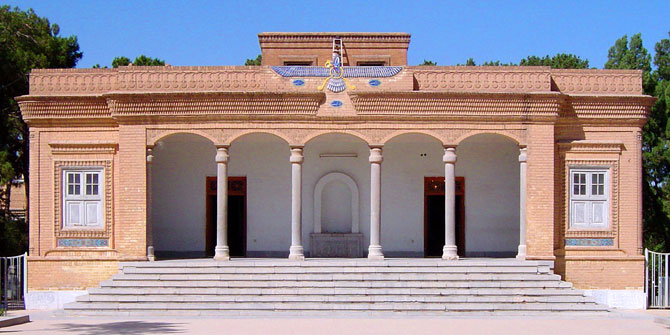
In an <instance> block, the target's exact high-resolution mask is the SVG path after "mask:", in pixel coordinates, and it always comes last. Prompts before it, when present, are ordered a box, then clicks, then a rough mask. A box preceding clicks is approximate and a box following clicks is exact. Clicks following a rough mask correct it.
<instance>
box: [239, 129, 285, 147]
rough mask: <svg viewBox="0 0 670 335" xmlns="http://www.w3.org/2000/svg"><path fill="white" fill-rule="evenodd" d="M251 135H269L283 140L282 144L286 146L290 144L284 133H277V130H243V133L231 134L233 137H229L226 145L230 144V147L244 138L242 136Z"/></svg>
mask: <svg viewBox="0 0 670 335" xmlns="http://www.w3.org/2000/svg"><path fill="white" fill-rule="evenodd" d="M251 134H269V135H274V136H275V137H278V138H279V139H281V140H283V141H284V142H286V144H290V143H291V140H290V139H289V138H288V136H286V134H284V133H282V132H280V131H277V130H272V129H247V130H243V131H240V132H237V133H235V134H233V136H231V137H230V138H229V139H228V144H231V145H232V144H233V142H235V141H237V140H239V139H240V138H242V137H244V136H247V135H251Z"/></svg>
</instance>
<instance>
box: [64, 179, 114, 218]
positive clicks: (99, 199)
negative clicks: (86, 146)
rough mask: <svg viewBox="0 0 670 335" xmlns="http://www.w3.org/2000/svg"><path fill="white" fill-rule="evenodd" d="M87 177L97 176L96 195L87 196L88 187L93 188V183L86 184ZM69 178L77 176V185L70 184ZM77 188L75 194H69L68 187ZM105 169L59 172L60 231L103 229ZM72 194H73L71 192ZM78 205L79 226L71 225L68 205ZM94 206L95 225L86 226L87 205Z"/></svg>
mask: <svg viewBox="0 0 670 335" xmlns="http://www.w3.org/2000/svg"><path fill="white" fill-rule="evenodd" d="M89 175H97V183H95V185H96V186H97V194H87V193H88V192H87V191H88V189H87V188H88V186H93V183H90V184H89V183H88V182H87V177H88V176H89ZM70 176H79V181H78V183H70ZM73 184H74V185H76V187H77V188H78V193H77V194H70V191H71V190H74V189H71V188H70V186H74V185H73ZM105 192H106V190H105V167H103V166H90V167H88V166H87V167H63V169H62V172H61V199H62V200H61V211H62V212H61V229H62V230H102V229H105V227H106V223H105V219H106V215H105V214H106V213H105V196H106V193H105ZM73 193H74V192H73ZM77 202H79V203H80V206H82V208H81V209H80V213H79V215H80V218H81V219H80V221H81V222H82V223H81V224H71V223H69V221H70V215H71V214H72V213H71V211H69V210H68V205H69V204H71V203H77ZM89 204H96V205H97V211H96V214H97V215H96V216H97V218H96V221H97V223H96V224H87V214H88V213H87V205H89Z"/></svg>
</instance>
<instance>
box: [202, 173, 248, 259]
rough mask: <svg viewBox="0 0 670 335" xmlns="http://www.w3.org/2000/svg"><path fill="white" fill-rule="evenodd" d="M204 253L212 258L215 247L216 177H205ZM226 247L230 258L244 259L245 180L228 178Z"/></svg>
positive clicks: (245, 241)
mask: <svg viewBox="0 0 670 335" xmlns="http://www.w3.org/2000/svg"><path fill="white" fill-rule="evenodd" d="M205 238H206V239H205V253H206V254H207V256H214V247H216V177H207V226H206V228H205ZM228 247H229V248H230V256H233V257H244V256H245V255H246V251H247V178H246V177H228Z"/></svg>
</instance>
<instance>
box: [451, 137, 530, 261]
mask: <svg viewBox="0 0 670 335" xmlns="http://www.w3.org/2000/svg"><path fill="white" fill-rule="evenodd" d="M456 154H457V157H458V160H457V162H456V175H457V176H464V177H465V250H466V255H468V254H471V253H489V252H495V253H501V252H502V253H508V254H515V253H516V251H517V247H518V244H519V147H518V145H517V144H516V143H514V142H513V141H511V140H509V139H507V138H505V137H503V136H501V135H494V134H481V135H475V136H472V137H469V138H467V139H465V140H464V141H463V142H461V143H459V145H458V147H457V149H456ZM476 255H477V254H476Z"/></svg>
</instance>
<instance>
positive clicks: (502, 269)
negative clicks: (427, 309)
mask: <svg viewBox="0 0 670 335" xmlns="http://www.w3.org/2000/svg"><path fill="white" fill-rule="evenodd" d="M122 273H127V274H131V273H132V274H198V273H208V274H226V273H240V274H257V273H263V274H272V273H277V274H297V273H318V274H321V273H324V274H328V273H330V274H335V273H465V274H470V273H532V274H536V273H550V272H549V270H548V269H545V270H542V269H539V270H538V267H536V266H524V267H510V266H488V267H484V266H477V267H469V266H449V267H446V266H441V267H437V266H432V267H409V266H390V267H371V266H359V267H351V266H349V267H332V266H329V267H323V268H321V267H299V266H243V267H216V266H202V267H162V266H161V267H153V266H123V267H122Z"/></svg>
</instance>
